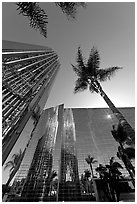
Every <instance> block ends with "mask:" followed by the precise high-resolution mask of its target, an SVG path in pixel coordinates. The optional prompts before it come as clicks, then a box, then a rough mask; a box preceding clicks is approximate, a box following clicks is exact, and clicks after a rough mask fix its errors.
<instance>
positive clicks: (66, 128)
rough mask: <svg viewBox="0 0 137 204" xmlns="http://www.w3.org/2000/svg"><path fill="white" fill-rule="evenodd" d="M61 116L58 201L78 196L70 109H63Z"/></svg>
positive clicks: (72, 120)
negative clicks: (62, 119) (62, 117)
mask: <svg viewBox="0 0 137 204" xmlns="http://www.w3.org/2000/svg"><path fill="white" fill-rule="evenodd" d="M63 116H64V124H63V131H62V146H61V162H60V175H59V176H60V177H59V192H58V201H78V199H79V198H80V185H79V175H78V161H77V155H76V148H75V143H76V135H75V124H74V119H73V113H72V110H71V109H65V110H64V115H63Z"/></svg>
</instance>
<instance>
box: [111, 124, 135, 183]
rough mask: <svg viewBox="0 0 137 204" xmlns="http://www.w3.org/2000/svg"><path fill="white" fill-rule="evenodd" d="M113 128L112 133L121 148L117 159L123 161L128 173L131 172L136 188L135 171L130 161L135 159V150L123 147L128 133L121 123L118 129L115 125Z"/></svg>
mask: <svg viewBox="0 0 137 204" xmlns="http://www.w3.org/2000/svg"><path fill="white" fill-rule="evenodd" d="M112 128H113V129H112V130H111V133H112V135H113V137H114V139H115V140H116V141H117V142H118V143H119V144H120V146H119V147H118V152H117V157H118V158H119V159H121V160H122V161H123V163H124V165H125V167H126V169H127V171H128V172H129V175H130V176H131V178H132V182H133V185H134V186H135V183H134V175H135V170H134V167H133V165H132V163H131V161H130V159H133V158H135V149H134V148H133V147H126V148H124V147H123V145H124V144H125V141H126V139H127V133H126V132H125V131H124V129H123V127H122V125H121V124H120V123H119V124H118V126H117V129H116V127H115V125H113V126H112Z"/></svg>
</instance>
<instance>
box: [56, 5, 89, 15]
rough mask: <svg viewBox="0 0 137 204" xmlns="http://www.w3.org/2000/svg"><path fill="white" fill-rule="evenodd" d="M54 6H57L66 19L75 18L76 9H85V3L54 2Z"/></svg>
mask: <svg viewBox="0 0 137 204" xmlns="http://www.w3.org/2000/svg"><path fill="white" fill-rule="evenodd" d="M55 4H56V6H59V7H60V8H61V10H62V12H63V13H65V14H66V16H67V17H68V18H73V19H75V18H76V13H77V7H79V6H82V7H86V3H85V2H56V3H55Z"/></svg>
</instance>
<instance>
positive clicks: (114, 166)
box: [112, 162, 123, 169]
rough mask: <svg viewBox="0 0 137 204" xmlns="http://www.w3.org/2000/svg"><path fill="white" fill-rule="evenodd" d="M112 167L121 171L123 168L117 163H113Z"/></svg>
mask: <svg viewBox="0 0 137 204" xmlns="http://www.w3.org/2000/svg"><path fill="white" fill-rule="evenodd" d="M112 167H113V168H117V169H118V168H120V169H123V167H122V166H121V164H120V163H118V162H114V163H113V164H112Z"/></svg>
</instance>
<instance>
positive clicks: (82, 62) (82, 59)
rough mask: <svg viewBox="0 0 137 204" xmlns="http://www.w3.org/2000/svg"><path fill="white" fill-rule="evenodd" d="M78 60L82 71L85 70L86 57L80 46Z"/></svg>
mask: <svg viewBox="0 0 137 204" xmlns="http://www.w3.org/2000/svg"><path fill="white" fill-rule="evenodd" d="M76 62H77V64H78V67H79V69H80V70H81V71H83V69H84V70H85V59H84V57H83V54H82V50H81V48H80V46H79V47H78V52H77V56H76Z"/></svg>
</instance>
